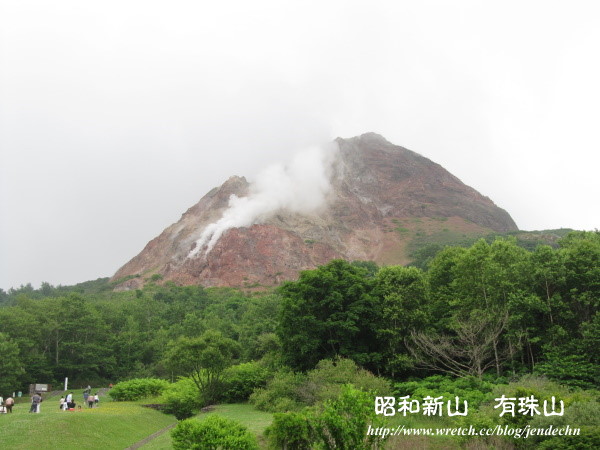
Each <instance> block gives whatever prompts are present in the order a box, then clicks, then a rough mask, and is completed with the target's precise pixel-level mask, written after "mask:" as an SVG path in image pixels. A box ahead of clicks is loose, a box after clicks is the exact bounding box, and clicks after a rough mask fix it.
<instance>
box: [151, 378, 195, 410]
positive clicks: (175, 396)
mask: <svg viewBox="0 0 600 450" xmlns="http://www.w3.org/2000/svg"><path fill="white" fill-rule="evenodd" d="M161 402H162V403H163V404H164V405H165V406H164V408H163V411H164V412H165V413H167V414H173V415H174V416H175V417H176V418H177V420H183V419H187V418H189V417H192V416H193V415H195V414H196V413H198V411H200V408H201V407H202V402H201V400H200V396H199V393H198V388H197V387H196V384H195V383H194V381H193V380H192V379H190V378H181V379H180V380H179V381H177V382H176V383H173V384H171V385H170V386H169V387H167V389H165V391H164V392H163V394H162V397H161Z"/></svg>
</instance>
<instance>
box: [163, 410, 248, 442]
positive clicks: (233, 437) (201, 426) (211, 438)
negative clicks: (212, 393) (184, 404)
mask: <svg viewBox="0 0 600 450" xmlns="http://www.w3.org/2000/svg"><path fill="white" fill-rule="evenodd" d="M171 438H172V439H173V448H174V449H175V450H214V449H223V450H225V449H229V450H254V449H256V450H258V443H257V441H256V437H255V436H254V435H253V434H252V433H250V432H249V431H248V429H247V428H246V427H244V426H243V425H240V424H239V423H237V422H235V421H233V420H230V419H226V418H224V417H221V416H218V415H211V416H208V417H207V418H206V419H204V420H203V421H199V420H196V419H186V420H184V421H182V422H179V423H178V424H177V426H176V427H175V428H174V429H173V430H172V431H171Z"/></svg>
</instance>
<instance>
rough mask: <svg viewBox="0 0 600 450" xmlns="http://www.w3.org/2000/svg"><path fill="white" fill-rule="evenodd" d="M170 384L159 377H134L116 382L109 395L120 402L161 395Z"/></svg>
mask: <svg viewBox="0 0 600 450" xmlns="http://www.w3.org/2000/svg"><path fill="white" fill-rule="evenodd" d="M168 386H169V382H168V381H165V380H161V379H159V378H134V379H133V380H128V381H122V382H120V383H117V384H115V385H114V387H113V388H112V389H111V390H110V391H109V393H108V395H110V396H111V397H112V398H113V400H116V401H118V402H121V401H134V400H139V399H141V398H146V397H154V396H157V395H160V394H161V393H162V392H163V391H164V390H165V389H166V388H167V387H168Z"/></svg>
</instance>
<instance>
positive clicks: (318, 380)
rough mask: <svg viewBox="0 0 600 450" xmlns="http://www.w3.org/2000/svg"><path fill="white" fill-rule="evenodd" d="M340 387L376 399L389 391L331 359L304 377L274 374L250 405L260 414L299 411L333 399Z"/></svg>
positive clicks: (379, 381) (349, 363)
mask: <svg viewBox="0 0 600 450" xmlns="http://www.w3.org/2000/svg"><path fill="white" fill-rule="evenodd" d="M344 384H352V385H353V386H355V387H356V388H358V389H361V390H363V391H371V392H373V393H375V394H379V395H389V393H390V392H391V390H392V388H391V385H390V383H389V382H388V381H387V380H385V379H384V378H379V377H376V376H375V375H373V374H372V373H371V372H369V371H367V370H365V369H362V368H360V367H359V366H358V365H357V364H356V363H355V362H354V361H352V360H350V359H345V358H335V359H325V360H322V361H320V362H319V363H318V364H317V367H316V368H315V369H313V370H311V371H310V372H308V374H307V375H302V374H298V373H292V372H286V371H280V372H277V373H276V374H275V376H274V377H273V378H272V379H271V380H269V382H268V383H267V386H266V387H265V388H263V389H257V390H255V391H254V393H253V394H252V395H251V396H250V401H251V402H252V403H253V404H254V405H255V406H256V408H257V409H261V410H263V411H269V412H286V411H299V410H300V409H302V407H304V406H312V405H314V404H316V403H318V402H323V401H325V400H332V399H335V398H337V397H338V396H339V395H340V393H341V392H342V386H343V385H344Z"/></svg>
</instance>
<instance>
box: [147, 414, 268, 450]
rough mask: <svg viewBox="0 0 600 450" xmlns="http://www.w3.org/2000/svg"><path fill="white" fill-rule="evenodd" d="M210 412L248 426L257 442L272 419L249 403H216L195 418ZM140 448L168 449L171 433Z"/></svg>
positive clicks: (151, 449)
mask: <svg viewBox="0 0 600 450" xmlns="http://www.w3.org/2000/svg"><path fill="white" fill-rule="evenodd" d="M210 414H219V415H220V416H223V417H227V418H228V419H232V420H235V421H238V422H239V423H241V424H242V425H244V426H246V427H248V429H249V430H250V431H251V432H252V433H254V434H256V435H257V436H258V438H259V442H261V434H262V432H263V431H264V430H265V428H267V427H268V426H269V425H270V424H271V422H272V421H273V415H272V414H270V413H266V412H263V411H257V410H256V409H254V407H253V406H252V405H249V404H240V403H236V404H230V405H218V406H216V407H215V409H214V410H213V411H211V412H209V413H203V414H200V415H199V416H197V418H198V420H202V419H204V418H205V417H208V416H209V415H210ZM263 444H264V442H263ZM140 448H143V449H144V450H170V449H172V448H173V446H172V445H171V435H170V434H169V432H168V431H167V432H166V433H164V434H162V435H160V436H159V437H157V438H156V439H153V440H152V441H150V442H149V443H148V444H146V445H144V446H143V447H140Z"/></svg>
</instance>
